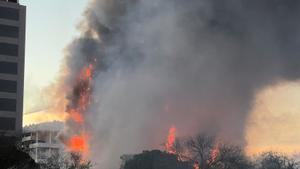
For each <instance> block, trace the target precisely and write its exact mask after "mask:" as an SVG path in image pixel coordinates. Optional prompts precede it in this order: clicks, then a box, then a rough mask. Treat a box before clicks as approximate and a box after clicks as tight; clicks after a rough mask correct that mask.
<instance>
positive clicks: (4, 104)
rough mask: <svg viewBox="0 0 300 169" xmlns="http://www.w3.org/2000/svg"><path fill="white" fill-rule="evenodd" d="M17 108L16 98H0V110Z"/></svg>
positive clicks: (13, 110)
mask: <svg viewBox="0 0 300 169" xmlns="http://www.w3.org/2000/svg"><path fill="white" fill-rule="evenodd" d="M16 110H17V100H16V99H5V98H0V111H12V112H16Z"/></svg>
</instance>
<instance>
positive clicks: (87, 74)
mask: <svg viewBox="0 0 300 169" xmlns="http://www.w3.org/2000/svg"><path fill="white" fill-rule="evenodd" d="M93 72H94V66H93V65H92V64H89V65H88V66H86V67H84V68H83V69H82V70H81V71H80V74H79V76H78V79H77V83H76V84H75V89H77V90H78V97H79V98H76V97H75V98H76V99H75V100H73V102H74V105H75V106H72V107H69V109H68V110H67V112H68V113H69V117H68V119H69V120H72V121H73V122H75V123H76V124H77V127H78V129H76V131H74V133H77V134H74V135H72V136H70V138H69V139H68V141H67V144H66V146H67V149H68V150H69V151H72V152H77V153H80V154H82V155H83V157H85V158H86V157H87V156H88V154H89V135H88V134H86V133H87V131H86V127H85V122H86V119H85V118H84V113H86V110H87V108H88V106H89V104H90V101H91V87H92V77H93ZM71 102H72V100H71ZM71 105H72V103H71Z"/></svg>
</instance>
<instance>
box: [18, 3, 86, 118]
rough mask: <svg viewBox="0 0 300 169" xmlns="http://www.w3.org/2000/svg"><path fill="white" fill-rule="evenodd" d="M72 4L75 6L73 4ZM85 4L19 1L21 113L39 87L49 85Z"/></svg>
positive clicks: (36, 94) (36, 93) (56, 71)
mask: <svg viewBox="0 0 300 169" xmlns="http://www.w3.org/2000/svg"><path fill="white" fill-rule="evenodd" d="M74 2H76V3H74ZM86 3H87V0H75V1H74V0H64V1H62V0H42V1H40V0H20V4H22V5H25V6H26V7H27V20H26V22H27V25H26V58H25V100H24V101H25V103H24V108H25V112H27V111H28V109H30V108H31V107H32V106H33V105H34V103H33V102H35V99H36V98H37V97H38V95H39V93H40V92H41V90H42V89H43V87H45V86H47V85H49V84H50V83H52V82H53V81H54V80H55V78H56V76H57V74H58V71H59V67H60V65H61V61H62V59H63V50H64V48H65V47H66V46H67V44H68V43H69V42H70V41H71V40H72V38H73V37H75V36H76V35H77V31H76V26H77V25H78V23H79V21H80V19H81V16H82V13H83V11H84V8H85V6H86Z"/></svg>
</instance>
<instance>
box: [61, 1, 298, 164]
mask: <svg viewBox="0 0 300 169" xmlns="http://www.w3.org/2000/svg"><path fill="white" fill-rule="evenodd" d="M85 16H86V20H85V21H84V22H82V24H81V30H82V36H81V37H80V38H78V39H76V40H75V41H74V42H73V43H72V44H71V45H70V47H69V50H68V55H67V67H68V68H69V69H70V72H72V74H71V75H70V76H69V77H68V78H67V79H66V83H67V84H73V83H74V80H75V79H76V75H78V72H79V71H80V70H81V69H82V67H83V66H85V65H86V64H88V63H89V62H91V60H94V59H95V58H96V59H97V62H98V64H97V66H98V68H97V72H96V74H95V78H94V79H95V81H94V86H93V103H92V104H91V106H90V108H89V110H88V112H87V113H86V118H87V123H86V125H87V127H88V128H90V131H91V133H92V140H91V142H92V144H91V145H92V149H91V150H92V154H93V155H92V157H93V158H94V160H95V162H97V163H98V167H99V168H101V169H114V168H117V167H118V165H119V163H118V159H119V157H120V155H122V154H126V153H136V152H140V151H142V150H143V149H150V148H157V147H159V146H160V145H161V143H163V142H164V139H165V138H166V135H167V131H168V129H169V127H171V126H172V125H175V126H176V127H177V129H178V134H179V135H181V136H185V135H192V134H195V133H198V132H203V131H204V132H209V133H215V134H216V135H218V136H219V137H220V138H222V139H224V140H229V141H232V142H234V143H238V144H241V145H243V144H245V142H244V130H245V121H246V119H247V117H248V113H249V112H250V111H251V106H252V102H253V98H254V95H255V93H256V92H257V91H258V90H260V89H261V88H262V87H265V86H267V85H270V84H273V83H276V82H277V81H280V80H295V79H297V78H299V77H300V57H299V56H298V55H299V50H300V46H299V45H300V34H299V33H300V22H299V21H298V18H299V16H300V1H297V0H239V1H235V0H226V1H220V0H184V1H183V0H94V1H92V2H91V3H90V5H89V7H88V9H87V10H86V13H85Z"/></svg>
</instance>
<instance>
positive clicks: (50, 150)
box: [22, 122, 63, 163]
mask: <svg viewBox="0 0 300 169" xmlns="http://www.w3.org/2000/svg"><path fill="white" fill-rule="evenodd" d="M62 129H63V124H62V123H61V122H49V123H41V124H36V125H30V126H26V127H24V133H23V137H22V145H23V148H24V149H25V150H26V151H27V153H28V154H29V155H30V156H31V158H32V159H34V161H35V162H36V163H43V162H45V161H46V160H47V159H48V158H49V157H51V156H52V155H55V154H59V153H60V152H61V151H62V150H63V145H62V144H61V142H60V141H59V140H58V136H59V133H60V132H61V130H62Z"/></svg>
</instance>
